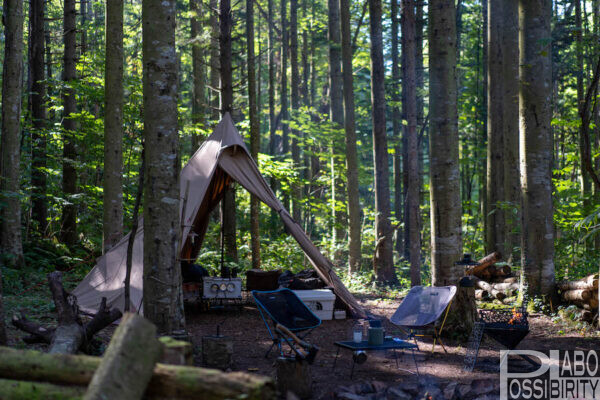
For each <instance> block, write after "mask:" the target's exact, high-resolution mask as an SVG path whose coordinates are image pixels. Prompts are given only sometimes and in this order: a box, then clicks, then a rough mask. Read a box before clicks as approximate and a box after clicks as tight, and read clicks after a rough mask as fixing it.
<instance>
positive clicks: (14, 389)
mask: <svg viewBox="0 0 600 400" xmlns="http://www.w3.org/2000/svg"><path fill="white" fill-rule="evenodd" d="M84 392H85V387H82V386H60V385H54V384H52V383H44V382H30V381H17V380H12V379H2V378H0V398H2V399H11V400H18V399H22V400H74V399H77V400H79V399H81V398H82V396H83V393H84Z"/></svg>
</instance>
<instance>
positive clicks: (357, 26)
mask: <svg viewBox="0 0 600 400" xmlns="http://www.w3.org/2000/svg"><path fill="white" fill-rule="evenodd" d="M368 5H369V1H368V0H365V2H364V3H363V8H362V12H361V14H360V18H359V19H358V24H356V30H355V31H354V36H353V37H352V52H353V53H354V50H355V49H356V41H357V40H358V33H359V32H360V28H362V24H363V21H364V19H365V14H366V13H367V6H368Z"/></svg>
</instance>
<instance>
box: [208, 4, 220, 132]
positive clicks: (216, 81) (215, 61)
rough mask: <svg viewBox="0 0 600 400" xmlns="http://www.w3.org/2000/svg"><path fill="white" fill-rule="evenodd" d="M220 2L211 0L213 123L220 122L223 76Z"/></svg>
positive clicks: (211, 101)
mask: <svg viewBox="0 0 600 400" xmlns="http://www.w3.org/2000/svg"><path fill="white" fill-rule="evenodd" d="M218 7H219V0H210V2H209V6H208V8H209V9H210V30H211V35H210V37H211V39H210V93H211V94H210V96H209V98H210V105H211V107H212V119H213V121H212V123H213V124H215V125H216V123H217V122H218V121H219V97H220V92H221V89H220V87H221V74H220V72H219V36H220V33H219V17H218V12H217V10H218Z"/></svg>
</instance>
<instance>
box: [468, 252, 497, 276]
mask: <svg viewBox="0 0 600 400" xmlns="http://www.w3.org/2000/svg"><path fill="white" fill-rule="evenodd" d="M500 259H502V255H501V254H500V253H499V252H497V251H495V252H493V253H491V254H488V255H487V256H485V257H483V258H482V259H481V260H479V261H478V262H477V265H475V266H474V267H472V268H469V269H467V271H466V273H467V275H475V276H479V274H481V273H482V272H483V271H485V269H486V268H488V267H489V266H491V265H494V264H495V263H497V262H498V261H500Z"/></svg>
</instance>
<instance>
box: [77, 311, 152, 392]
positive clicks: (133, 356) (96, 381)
mask: <svg viewBox="0 0 600 400" xmlns="http://www.w3.org/2000/svg"><path fill="white" fill-rule="evenodd" d="M161 347H162V345H161V343H160V342H159V341H158V339H157V338H156V327H155V326H154V325H153V324H152V323H151V322H150V321H148V320H147V319H145V318H144V317H142V316H139V315H137V314H131V313H127V314H125V315H124V316H123V318H122V319H121V323H120V324H119V327H118V328H117V330H116V331H115V333H114V334H113V336H112V338H111V340H110V344H109V345H108V348H107V349H106V352H105V353H104V355H103V356H102V361H101V362H100V365H99V366H98V368H96V371H95V372H94V376H93V377H92V380H91V381H90V384H89V385H88V388H87V391H86V392H85V396H84V397H83V399H84V400H103V399H127V400H134V399H141V398H142V396H143V394H144V392H145V391H146V386H147V385H148V383H149V382H150V378H152V373H153V371H154V365H155V364H156V362H157V361H158V360H159V358H160V355H161Z"/></svg>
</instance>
